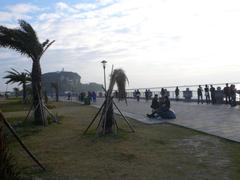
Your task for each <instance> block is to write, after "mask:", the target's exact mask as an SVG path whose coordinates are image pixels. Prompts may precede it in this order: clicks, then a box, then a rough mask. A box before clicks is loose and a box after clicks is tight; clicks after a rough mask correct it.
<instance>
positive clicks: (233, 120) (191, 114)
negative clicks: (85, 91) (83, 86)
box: [95, 99, 240, 142]
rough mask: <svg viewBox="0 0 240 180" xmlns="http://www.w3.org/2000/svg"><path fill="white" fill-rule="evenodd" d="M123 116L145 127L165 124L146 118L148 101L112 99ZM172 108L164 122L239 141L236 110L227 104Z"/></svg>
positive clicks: (239, 112)
mask: <svg viewBox="0 0 240 180" xmlns="http://www.w3.org/2000/svg"><path fill="white" fill-rule="evenodd" d="M102 102H103V100H102V99H98V101H97V103H96V104H95V106H100V105H101V104H102ZM115 102H116V104H117V105H118V107H119V108H120V109H121V111H122V112H123V114H125V115H126V116H128V117H131V118H134V119H136V120H138V121H141V122H143V123H148V124H154V123H162V122H166V121H164V120H152V119H149V118H147V117H146V113H150V112H151V109H150V104H151V102H150V101H149V102H146V101H145V100H141V101H140V102H137V101H136V100H128V105H126V104H125V103H124V102H118V101H117V100H115ZM171 104H172V109H173V110H174V111H175V113H176V116H177V118H176V119H175V120H167V122H168V123H171V124H177V125H180V126H184V127H187V128H191V129H195V130H199V131H202V132H205V133H208V134H212V135H216V136H219V137H223V138H226V139H230V140H233V141H237V142H240V108H239V107H238V106H237V107H234V108H232V107H230V106H228V105H211V104H210V105H207V104H199V105H198V104H197V103H185V102H171Z"/></svg>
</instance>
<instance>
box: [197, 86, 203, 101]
mask: <svg viewBox="0 0 240 180" xmlns="http://www.w3.org/2000/svg"><path fill="white" fill-rule="evenodd" d="M202 91H203V90H202V87H201V85H199V87H198V89H197V96H198V104H199V102H200V99H201V103H202V104H203V97H202Z"/></svg>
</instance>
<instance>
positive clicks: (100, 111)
mask: <svg viewBox="0 0 240 180" xmlns="http://www.w3.org/2000/svg"><path fill="white" fill-rule="evenodd" d="M105 103H106V100H105V101H104V102H103V104H102V106H101V107H100V108H99V110H98V112H97V114H96V115H95V116H94V118H93V120H92V122H91V123H90V124H89V126H88V127H87V129H86V130H85V131H84V132H83V134H86V133H87V131H88V129H89V128H90V127H91V126H92V124H93V123H94V121H95V120H96V118H97V116H98V114H99V113H100V112H101V110H102V108H103V106H104V105H105Z"/></svg>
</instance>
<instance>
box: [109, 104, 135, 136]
mask: <svg viewBox="0 0 240 180" xmlns="http://www.w3.org/2000/svg"><path fill="white" fill-rule="evenodd" d="M113 104H114V106H115V107H116V108H117V110H118V112H119V113H120V114H121V116H122V117H123V119H124V120H125V121H126V123H127V124H128V126H129V127H130V129H131V130H132V132H135V130H134V129H133V127H132V126H131V125H130V123H129V122H128V120H127V119H126V118H125V116H124V115H123V114H122V112H121V111H120V109H119V108H118V107H117V105H116V104H115V102H114V101H113Z"/></svg>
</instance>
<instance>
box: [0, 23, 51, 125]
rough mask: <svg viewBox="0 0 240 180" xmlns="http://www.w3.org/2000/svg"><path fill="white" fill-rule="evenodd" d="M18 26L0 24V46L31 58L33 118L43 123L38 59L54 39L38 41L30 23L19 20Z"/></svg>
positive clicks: (38, 122)
mask: <svg viewBox="0 0 240 180" xmlns="http://www.w3.org/2000/svg"><path fill="white" fill-rule="evenodd" d="M19 25H20V27H19V28H13V29H11V28H7V27H4V26H0V47H4V48H10V49H13V50H15V51H17V52H19V53H20V54H22V55H26V56H27V57H29V58H31V59H32V62H33V63H32V73H31V74H32V91H33V105H34V109H35V111H34V118H35V122H36V123H37V124H45V120H44V115H43V113H44V111H43V106H42V86H41V75H42V73H41V66H40V59H41V57H42V55H43V54H44V53H45V52H46V50H47V49H48V48H49V47H50V46H51V45H52V44H53V43H54V41H51V42H50V41H49V40H48V39H47V40H45V41H44V42H43V43H40V42H39V40H38V37H37V34H36V32H35V31H34V29H33V28H32V26H31V25H30V24H28V23H27V22H26V21H24V20H19Z"/></svg>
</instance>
